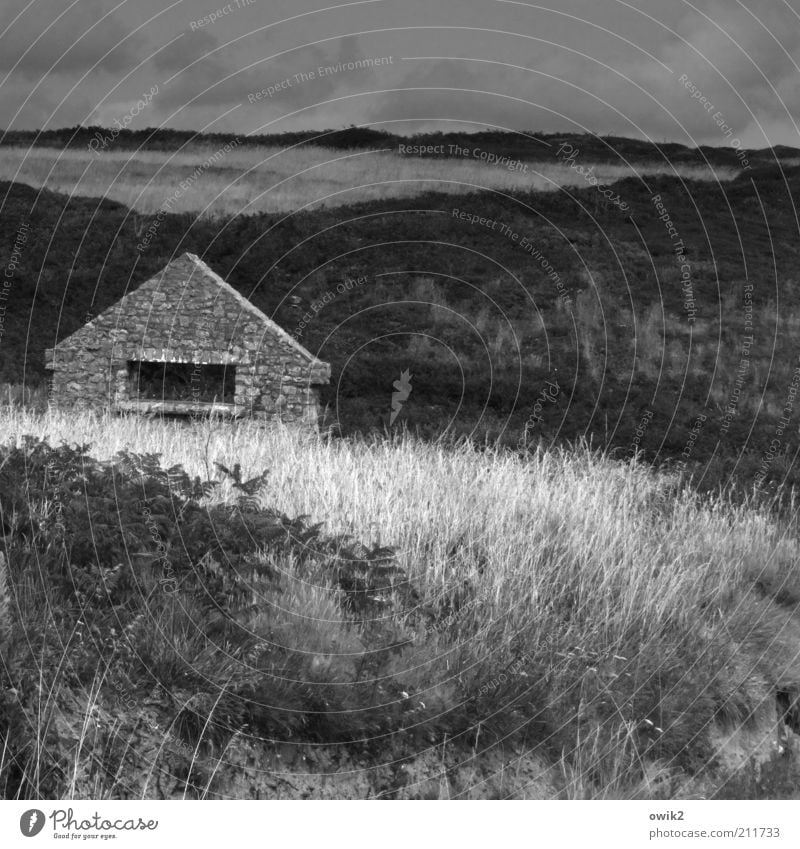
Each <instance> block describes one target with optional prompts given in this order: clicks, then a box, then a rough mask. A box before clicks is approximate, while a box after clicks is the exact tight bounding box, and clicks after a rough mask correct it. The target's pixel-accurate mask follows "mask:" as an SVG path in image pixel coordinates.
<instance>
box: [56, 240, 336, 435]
mask: <svg viewBox="0 0 800 849" xmlns="http://www.w3.org/2000/svg"><path fill="white" fill-rule="evenodd" d="M45 360H46V366H47V368H48V369H52V372H53V377H52V387H51V394H50V399H51V403H52V404H54V405H56V406H84V407H85V406H91V407H109V408H111V409H114V410H123V411H140V412H163V413H172V414H202V413H215V414H221V415H231V416H239V415H249V416H255V417H258V418H261V419H267V420H274V421H281V422H284V423H287V424H297V425H303V426H306V425H310V426H314V427H315V426H316V424H317V421H318V416H319V412H320V410H319V387H320V385H322V384H325V383H328V381H329V380H330V366H329V365H328V363H325V362H322V361H321V360H318V359H317V358H316V357H314V356H313V355H312V354H310V353H309V352H308V351H307V350H306V349H305V348H304V347H303V346H302V345H301V344H300V343H299V342H297V341H296V340H295V339H293V338H292V337H291V336H290V335H289V334H288V333H287V332H286V331H285V330H282V329H281V328H280V327H279V326H278V325H277V324H275V322H274V321H272V320H271V319H270V318H268V317H267V316H266V315H264V313H263V312H261V310H259V309H257V308H256V307H255V306H253V304H251V303H250V301H248V300H247V298H245V297H244V296H242V295H240V294H239V293H238V292H237V291H236V290H235V289H234V288H233V287H232V286H230V285H229V284H228V283H226V282H225V281H224V280H223V279H222V278H221V277H220V276H219V275H217V274H215V273H214V272H213V271H212V270H211V269H210V268H209V267H208V266H207V265H206V264H205V263H204V262H203V261H202V260H201V259H200V258H199V257H197V256H195V255H194V254H190V253H185V254H183V255H182V256H180V257H178V258H177V259H175V260H173V261H172V262H170V263H169V265H167V266H166V267H165V268H164V269H162V270H161V271H160V272H159V273H158V274H156V276H155V277H151V278H150V279H149V280H147V281H146V282H145V283H143V284H142V285H141V286H139V288H138V289H136V290H134V291H133V292H130V293H129V294H127V295H125V296H124V297H123V298H122V299H121V300H120V301H118V302H117V303H116V304H114V305H113V306H111V307H109V308H108V309H107V310H105V311H104V312H102V313H101V314H100V315H98V316H97V317H96V318H94V319H92V320H91V321H90V322H89V323H88V324H86V325H84V326H83V327H82V328H80V330H77V331H76V332H75V333H73V334H72V335H71V336H67V338H66V339H63V340H62V341H61V342H59V343H58V344H57V345H56V346H55V347H54V348H50V349H48V350H47V351H46V352H45Z"/></svg>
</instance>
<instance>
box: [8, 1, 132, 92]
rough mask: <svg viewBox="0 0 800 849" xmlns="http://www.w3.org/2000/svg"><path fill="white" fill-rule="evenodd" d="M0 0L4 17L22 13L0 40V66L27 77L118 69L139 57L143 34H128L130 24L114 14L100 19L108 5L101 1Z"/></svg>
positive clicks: (122, 68)
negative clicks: (96, 69) (30, 1)
mask: <svg viewBox="0 0 800 849" xmlns="http://www.w3.org/2000/svg"><path fill="white" fill-rule="evenodd" d="M2 5H3V13H4V14H3V19H4V21H6V22H10V21H12V20H13V19H14V18H15V17H16V15H17V13H18V12H22V14H21V15H20V17H19V19H18V20H16V21H15V23H14V24H13V25H12V26H11V27H10V28H9V29H8V31H7V32H6V33H5V35H4V36H3V38H2V39H0V70H11V69H12V68H16V70H17V72H19V73H22V74H25V75H26V76H28V77H41V76H43V75H45V74H50V73H62V74H63V73H74V72H83V71H87V70H89V69H90V68H94V67H95V66H96V67H97V68H100V69H103V70H106V71H112V72H119V71H123V70H128V69H129V68H130V67H132V66H133V65H134V64H136V62H138V61H139V60H140V59H141V54H142V52H143V48H144V43H143V39H142V38H141V37H139V36H137V35H134V36H131V37H128V36H129V33H130V29H129V28H128V27H127V26H125V25H124V24H123V23H122V22H121V20H120V19H119V18H118V17H117V16H116V15H114V14H111V15H109V16H108V17H106V18H105V19H103V16H104V15H105V13H106V12H107V11H109V9H111V8H112V7H111V6H110V4H108V3H104V2H102V0H80V2H78V3H76V4H75V5H73V6H71V7H70V5H69V4H68V3H67V2H65V0H34V2H32V3H28V2H26V0H2ZM26 7H27V8H26ZM62 13H63V15H62ZM59 16H61V17H59ZM51 24H52V25H51ZM106 54H108V55H106Z"/></svg>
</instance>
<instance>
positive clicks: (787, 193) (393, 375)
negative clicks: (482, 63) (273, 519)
mask: <svg viewBox="0 0 800 849" xmlns="http://www.w3.org/2000/svg"><path fill="white" fill-rule="evenodd" d="M587 162H588V160H587ZM798 179H800V169H799V168H797V167H796V166H792V165H790V164H789V163H788V161H787V164H786V165H785V167H777V166H773V167H766V166H765V167H761V168H754V169H753V170H751V171H747V172H741V173H739V175H738V176H737V177H736V178H735V179H732V180H728V181H726V182H715V181H713V180H711V181H709V180H704V181H692V180H686V179H683V178H681V177H679V176H667V175H655V176H651V175H647V176H643V177H639V178H637V177H630V178H627V179H625V180H622V181H620V182H617V183H615V184H614V185H613V191H614V193H616V194H618V195H619V198H620V199H621V201H623V202H624V203H625V204H626V206H627V207H628V208H627V210H626V211H624V210H623V209H622V208H621V207H620V205H619V204H616V203H611V202H606V201H603V199H602V198H601V197H600V196H599V194H598V191H597V189H595V188H593V187H591V186H586V187H585V188H578V187H569V188H564V189H561V190H558V191H548V192H537V191H518V190H515V191H509V192H506V193H502V194H501V193H497V192H492V191H481V192H475V193H472V194H464V195H460V196H458V197H452V196H448V195H446V194H441V193H433V192H426V193H423V194H419V195H417V196H415V197H414V198H413V203H409V201H408V199H394V200H393V199H387V200H381V201H375V202H371V203H362V204H356V205H352V206H349V207H347V208H346V213H345V212H343V210H342V209H321V210H311V211H299V212H296V213H294V214H291V215H286V216H280V215H268V214H260V215H253V216H242V215H237V216H233V217H229V218H221V219H216V220H214V221H209V220H207V219H200V220H198V219H197V218H196V216H194V215H191V214H183V215H170V214H167V215H162V217H161V219H159V218H156V217H155V216H142V215H133V214H132V213H131V212H130V210H129V209H128V208H127V207H125V206H123V205H121V204H118V203H114V202H112V201H108V200H96V199H92V198H83V197H71V198H70V197H66V196H64V195H60V194H56V193H52V192H49V191H47V190H44V191H41V192H36V191H34V190H33V189H31V188H29V187H26V186H24V185H21V184H9V183H3V184H0V197H2V198H3V200H2V204H1V212H2V218H1V219H0V220H1V221H2V226H3V232H4V234H5V236H4V243H3V245H2V253H1V254H0V263H2V264H3V265H5V264H7V263H8V262H9V260H10V258H11V255H12V252H13V251H14V244H15V233H16V232H17V231H18V228H19V227H20V224H21V222H27V224H28V225H29V235H28V237H27V240H26V242H25V245H24V250H22V251H21V252H19V255H18V256H17V257H16V260H15V262H16V268H15V272H14V276H13V280H12V281H11V287H10V290H9V297H8V299H7V301H6V304H7V309H6V313H5V323H4V335H3V337H2V343H1V344H2V347H0V356H1V357H2V362H1V363H0V378H1V379H2V380H5V381H8V382H20V381H23V380H24V381H25V382H29V383H35V382H36V381H40V380H41V379H42V377H43V374H44V372H43V360H42V352H43V350H44V348H46V347H48V346H50V345H52V344H53V342H54V341H56V340H57V339H60V338H63V336H65V335H67V334H68V333H70V332H72V331H73V330H75V329H76V328H77V327H79V326H80V325H81V324H82V323H83V322H84V321H85V319H86V317H87V316H88V315H92V314H96V313H97V312H98V311H100V310H102V309H103V308H105V307H106V306H108V305H109V304H111V303H112V302H114V301H115V300H116V299H117V298H119V297H120V296H121V295H122V294H123V293H124V292H125V291H126V289H128V288H130V287H133V286H136V285H137V284H138V283H140V282H142V281H143V280H145V279H146V278H147V277H149V276H150V275H152V274H153V273H155V272H156V271H158V270H159V269H160V268H161V267H162V266H163V265H164V264H165V263H166V262H167V261H168V260H169V259H170V258H171V257H172V256H174V255H176V254H177V253H179V252H181V251H185V250H189V251H192V252H195V253H197V254H198V255H200V256H201V257H202V258H203V259H204V260H205V261H206V262H207V263H209V264H210V265H211V266H212V267H213V268H214V269H215V270H216V271H218V272H219V273H220V274H222V275H223V276H224V277H226V279H228V280H229V281H230V282H231V283H232V284H233V285H234V286H236V287H237V288H238V289H239V290H240V291H241V292H242V293H243V294H245V295H246V296H248V297H250V298H251V299H252V300H253V302H254V303H256V305H258V306H259V307H261V308H262V309H263V310H264V311H265V312H266V313H267V314H269V315H271V316H273V317H274V318H275V319H276V320H277V321H278V322H279V323H281V324H282V325H283V326H284V327H286V328H287V329H288V330H289V331H290V332H292V333H294V335H296V336H297V338H299V339H300V340H301V341H302V342H303V343H304V344H305V345H306V346H307V347H309V348H310V349H311V350H312V351H314V353H317V354H318V355H319V356H320V357H322V358H323V359H327V360H329V361H330V362H331V363H332V365H333V372H334V374H333V380H332V384H331V386H330V387H329V389H328V390H327V394H326V397H325V401H326V403H327V404H328V405H329V415H328V422H329V423H330V424H335V425H337V426H338V428H339V429H340V432H343V433H352V432H354V431H357V430H362V431H363V430H370V429H372V428H378V429H381V430H382V429H384V428H386V427H388V424H389V414H390V411H391V395H392V391H393V383H394V382H395V381H397V380H398V379H399V377H400V375H401V373H403V372H405V371H407V372H409V373H410V375H411V391H410V394H409V397H408V399H407V401H406V402H405V404H404V406H403V409H402V412H401V414H400V416H399V417H398V419H397V421H396V422H395V427H397V426H403V425H407V426H408V427H410V428H412V429H414V430H416V431H418V432H419V433H420V434H421V435H423V436H426V437H438V436H441V435H442V434H444V433H447V434H455V435H458V434H466V435H469V436H471V437H473V438H474V439H476V440H478V441H482V440H483V439H484V438H485V437H487V436H488V437H489V438H491V439H497V438H500V439H501V440H503V441H505V442H507V443H508V444H511V445H521V444H522V445H524V444H535V443H537V442H539V441H542V442H543V443H544V444H550V443H552V442H561V441H563V440H573V439H576V438H578V437H581V436H586V437H587V438H591V440H592V441H593V443H594V444H595V445H597V444H603V445H608V446H610V447H612V448H615V449H616V450H617V451H618V452H619V454H620V455H622V456H629V455H630V454H631V453H632V451H633V450H634V449H636V448H641V449H643V450H644V451H645V455H646V457H647V458H648V459H651V460H656V461H663V460H667V459H672V460H673V461H676V462H679V461H687V462H688V463H689V465H690V466H691V465H692V464H693V463H696V462H700V463H701V464H702V467H703V470H704V472H705V477H704V480H703V481H702V482H701V484H702V485H712V486H713V485H715V484H716V483H717V482H719V481H720V480H724V479H727V477H728V475H729V473H731V472H735V474H736V475H737V477H739V478H740V479H742V480H744V481H747V482H749V483H752V481H753V480H754V479H757V480H758V481H759V482H760V483H762V484H763V485H764V487H765V488H767V489H769V488H770V487H771V486H772V485H773V484H776V483H779V482H781V481H783V480H784V479H785V478H786V476H787V475H788V476H789V479H790V480H794V474H795V473H794V471H793V470H792V469H791V464H792V463H791V461H792V458H793V456H794V452H795V451H796V450H797V448H798V440H797V423H798V419H797V416H796V411H795V409H794V403H793V398H794V392H795V391H796V388H795V384H794V383H793V381H794V374H795V371H794V370H795V368H796V365H797V363H796V352H795V346H794V345H793V339H792V333H793V330H794V328H795V327H797V326H798V319H799V318H800V315H798V311H799V310H800V304H799V303H798V301H800V297H799V296H798V294H797V281H798V272H797V267H798V262H797V261H798V257H797V254H798V247H797V245H798V242H797V231H798V220H797V214H796V209H795V205H794V196H795V193H796V191H797V188H798ZM309 199H311V198H309ZM473 216H474V220H470V218H471V217H473ZM480 218H483V219H484V223H483V224H481V222H480ZM670 227H671V228H672V229H670ZM148 232H149V233H150V235H149V236H148V237H147V241H146V244H143V238H144V236H146V235H147V234H148ZM676 234H677V235H676ZM515 236H516V237H517V238H515ZM137 246H138V249H137ZM676 248H677V252H676ZM681 251H683V254H682V255H681ZM682 266H683V268H684V271H682ZM687 267H688V272H686V268H687ZM682 274H684V278H683V279H682ZM684 284H686V286H684ZM750 287H752V288H750ZM290 298H291V299H292V300H290ZM314 305H316V307H317V309H314ZM751 336H752V339H751V338H750V337H751ZM745 349H746V353H743V351H744V350H745ZM745 358H746V359H747V364H746V365H745V366H743V365H742V361H743V360H744V359H745ZM556 384H557V386H558V389H557V391H556V390H555V389H554V388H553V387H555V386H556ZM548 386H550V387H551V389H553V391H554V392H555V397H553V398H552V399H551V400H547V399H546V398H545V400H542V399H543V397H544V396H543V394H542V393H543V392H545V391H546V389H547V387H548ZM790 402H791V403H790ZM537 404H538V406H537ZM783 419H785V421H782V420H783ZM526 425H527V427H526ZM776 440H777V442H776Z"/></svg>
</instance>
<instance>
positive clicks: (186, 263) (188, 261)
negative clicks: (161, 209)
mask: <svg viewBox="0 0 800 849" xmlns="http://www.w3.org/2000/svg"><path fill="white" fill-rule="evenodd" d="M168 272H178V273H179V274H180V276H182V277H184V278H185V279H186V280H187V281H189V280H190V279H191V280H192V281H198V282H202V281H205V282H207V283H210V284H212V285H213V286H215V287H217V288H219V289H220V290H221V291H222V292H223V293H224V294H225V295H226V296H227V297H230V298H234V299H235V300H236V301H237V303H238V304H239V306H240V307H241V309H242V312H246V313H249V314H250V315H251V316H252V317H253V318H255V319H256V320H257V321H258V322H259V323H260V324H261V325H263V327H264V331H265V332H268V333H271V334H272V335H273V336H277V337H278V338H280V339H281V341H283V342H285V343H286V344H287V345H289V346H290V347H291V348H293V349H294V350H295V351H297V352H298V353H299V354H301V355H302V356H303V357H304V358H306V359H307V360H309V361H311V362H312V363H314V362H320V360H318V359H317V358H316V357H315V356H314V355H313V354H312V353H311V352H310V351H308V350H307V349H306V348H304V347H303V346H302V345H301V344H300V343H299V342H298V341H297V340H296V339H295V338H294V337H293V336H291V335H290V334H289V333H287V332H286V331H285V330H284V329H283V328H282V327H281V326H280V325H279V324H276V323H275V322H274V321H273V320H272V319H271V318H269V316H267V315H266V314H265V313H263V312H262V311H261V310H260V309H259V308H258V307H257V306H255V304H253V303H251V302H250V301H249V300H248V299H247V298H245V297H244V295H242V294H240V293H239V292H237V291H236V289H234V288H233V286H231V285H230V283H227V282H226V281H225V280H223V279H222V278H221V277H220V276H219V274H217V273H216V272H215V271H213V270H212V269H211V268H209V267H208V265H206V263H204V262H203V260H201V259H200V257H199V256H197V255H196V254H192V253H184V254H181V256H179V257H177V258H176V259H174V260H172V261H171V262H169V263H168V264H167V265H165V266H164V268H162V269H161V271H159V272H158V274H155V275H154V276H153V277H151V278H149V279H148V280H146V281H145V282H144V283H142V284H141V285H140V286H138V287H137V288H136V289H134V290H132V291H131V292H128V293H127V294H126V295H123V297H122V298H121V299H120V300H119V301H117V302H116V303H115V304H112V305H111V306H110V307H108V309H106V310H103V312H101V313H100V314H99V315H97V316H95V317H94V318H93V319H92V320H91V321H90V322H88V323H87V324H85V325H84V326H83V327H81V328H79V329H78V330H76V331H75V332H74V333H72V334H70V335H69V336H67V337H65V338H64V339H62V340H61V341H60V342H59V343H58V344H57V345H56V346H55V348H54V349H53V350H54V351H58V349H59V348H61V347H62V346H64V347H71V346H73V345H75V343H76V342H77V343H80V342H81V341H82V337H84V336H85V337H86V338H87V341H89V340H93V339H96V338H97V337H96V335H95V334H96V330H97V327H98V326H99V325H100V324H102V320H103V319H104V318H107V317H108V316H109V315H110V314H113V313H115V312H117V311H118V310H123V311H124V310H125V308H126V305H127V304H129V303H130V304H131V305H132V304H133V303H134V302H135V301H136V300H139V299H142V298H143V297H144V299H145V300H146V299H147V297H148V295H149V294H153V293H156V292H159V291H163V290H162V289H161V281H162V279H163V277H164V276H165V275H166V274H167V273H168ZM148 290H150V291H148ZM119 329H124V325H119Z"/></svg>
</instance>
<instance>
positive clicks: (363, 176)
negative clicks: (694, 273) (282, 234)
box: [0, 144, 738, 217]
mask: <svg viewBox="0 0 800 849" xmlns="http://www.w3.org/2000/svg"><path fill="white" fill-rule="evenodd" d="M218 150H219V148H215V147H214V146H213V145H211V144H193V145H191V146H188V147H187V148H185V149H183V150H182V151H181V152H180V153H162V152H150V151H105V152H103V153H101V154H100V155H97V154H94V153H91V152H90V151H88V150H86V149H83V148H78V149H68V150H66V151H64V150H58V149H55V148H41V147H36V148H33V149H28V148H9V147H2V148H0V180H10V181H18V182H21V183H25V184H26V185H29V186H33V187H34V188H37V189H38V188H40V187H42V186H47V188H48V189H50V190H52V191H56V192H61V193H62V194H68V195H84V196H86V197H104V198H107V199H108V200H113V201H118V202H120V203H124V204H125V205H126V206H129V207H130V208H131V209H134V210H136V211H137V212H140V213H143V214H144V215H155V214H156V213H157V212H158V211H159V210H160V209H161V208H162V207H164V208H166V209H167V210H168V211H170V212H173V213H183V212H191V213H195V214H197V215H202V216H206V217H215V216H231V215H236V214H241V215H253V214H256V213H260V212H267V213H276V212H281V213H285V212H292V211H296V210H299V209H304V208H314V207H315V206H324V207H342V206H351V205H353V204H357V203H364V202H368V201H375V200H386V199H393V198H410V197H414V196H415V195H417V194H419V193H420V192H422V191H430V190H435V191H441V192H444V193H448V194H455V195H463V194H467V193H469V192H472V191H474V190H475V187H481V188H485V189H489V190H492V191H499V192H514V191H531V190H536V191H555V190H556V189H558V187H559V186H578V185H584V183H583V178H582V177H581V176H580V175H579V174H577V173H576V171H575V170H574V169H572V168H570V167H569V166H567V165H563V164H560V163H558V161H557V159H556V158H555V157H551V160H552V161H544V162H541V161H539V162H531V163H530V165H529V166H526V169H527V170H526V171H525V172H523V171H521V170H516V169H509V168H504V167H502V166H497V165H487V164H485V163H483V162H481V161H480V160H475V159H470V158H467V159H461V158H452V157H448V156H445V157H441V156H435V157H433V156H432V157H425V158H420V157H417V156H405V155H400V154H399V153H398V152H397V148H396V147H395V148H380V149H377V150H364V151H332V150H330V149H329V148H324V147H314V146H311V147H309V146H303V147H300V148H294V149H290V150H286V149H285V148H282V147H277V146H276V147H253V146H247V147H242V148H236V149H234V150H232V151H230V152H229V153H226V154H225V155H224V156H220V157H219V158H218V159H217V160H216V161H214V164H212V165H210V166H209V165H208V164H207V163H208V160H209V159H210V158H212V157H215V155H216V154H217V152H218ZM197 168H200V169H201V170H202V171H203V176H202V179H201V180H197V181H196V182H192V183H191V185H188V186H187V187H186V188H185V189H181V188H180V184H181V182H182V181H186V180H189V179H190V178H191V177H192V175H193V173H194V171H195V169H197ZM737 172H738V169H737V168H734V167H730V166H718V167H716V168H713V169H712V168H711V167H707V166H705V165H703V164H692V165H686V164H684V165H675V166H672V165H669V164H667V163H663V162H662V163H658V162H647V163H637V164H636V165H626V164H623V163H620V164H611V163H602V164H598V165H596V167H595V172H594V173H595V174H596V176H597V179H598V180H600V181H601V182H605V183H613V182H616V181H617V180H619V179H622V178H624V177H628V176H631V175H633V174H636V173H638V174H639V175H641V176H644V177H647V176H653V175H658V174H673V173H674V174H678V175H680V176H681V177H683V178H684V179H696V180H703V179H713V177H714V176H715V175H716V177H717V179H721V180H730V179H732V178H733V177H734V176H735V175H736V174H737Z"/></svg>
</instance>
